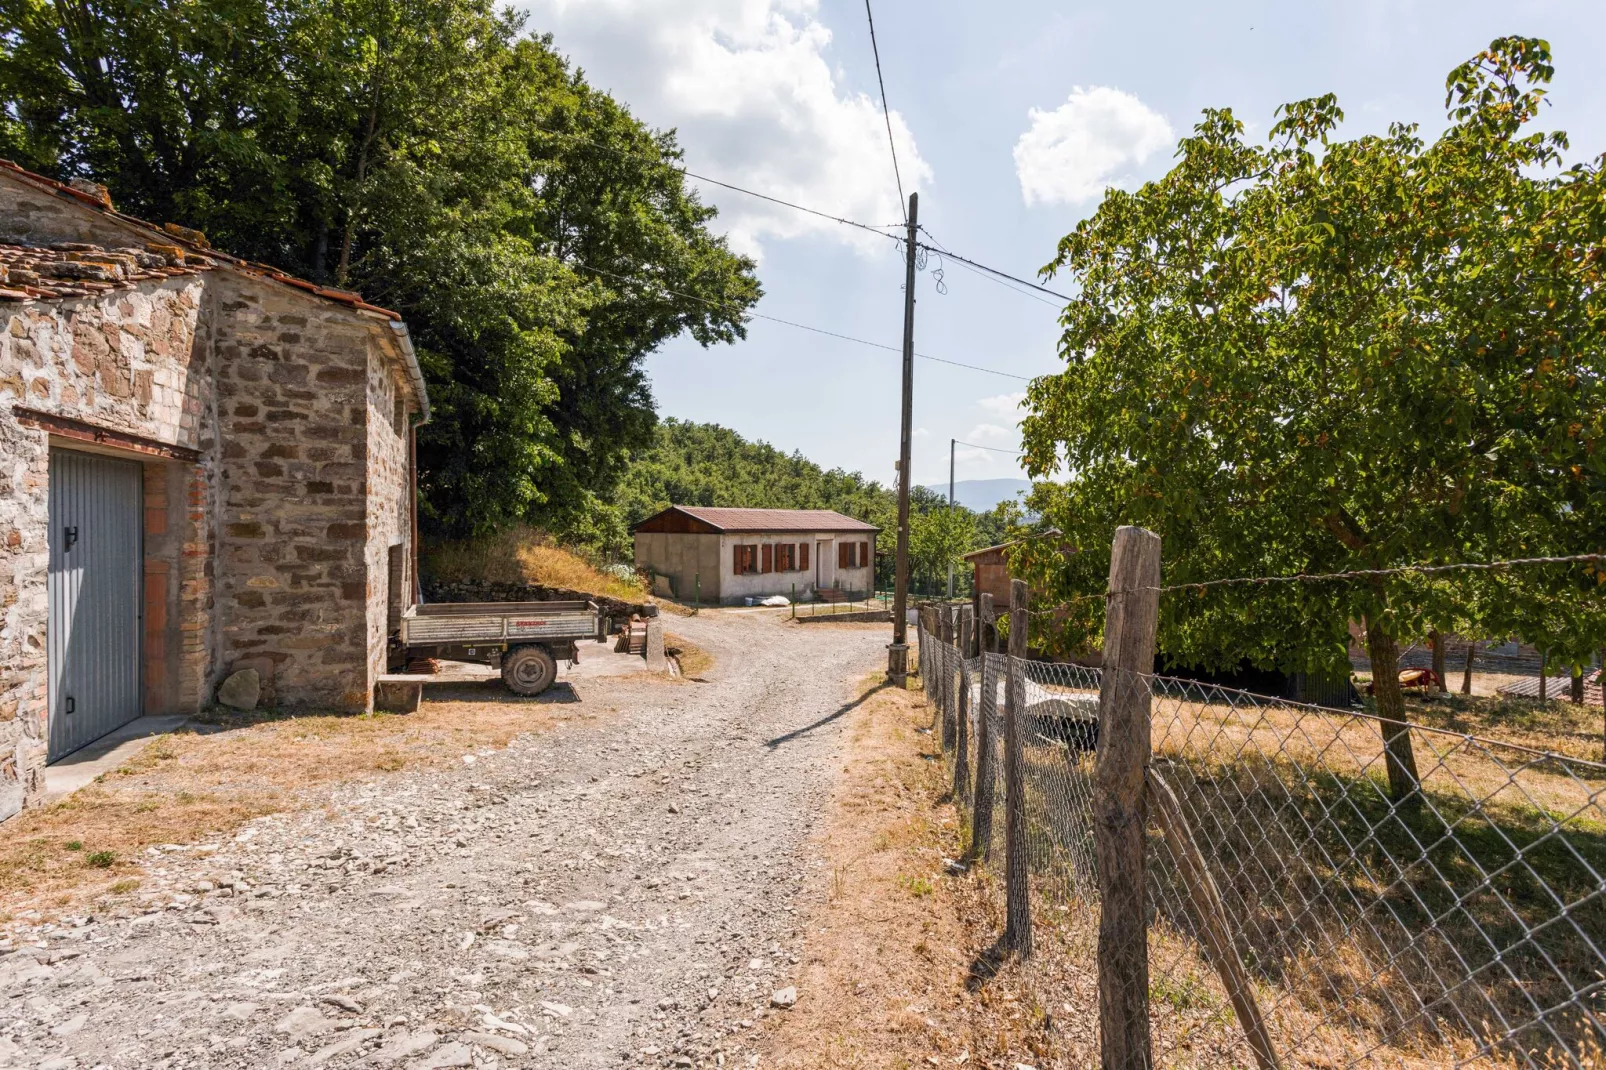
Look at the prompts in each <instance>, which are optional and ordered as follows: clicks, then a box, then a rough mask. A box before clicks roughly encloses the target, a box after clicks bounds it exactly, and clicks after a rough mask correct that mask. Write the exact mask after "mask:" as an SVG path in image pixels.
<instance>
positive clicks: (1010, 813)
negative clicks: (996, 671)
mask: <svg viewBox="0 0 1606 1070" xmlns="http://www.w3.org/2000/svg"><path fill="white" fill-rule="evenodd" d="M1026 602H1027V596H1026V581H1025V580H1014V581H1012V582H1011V583H1010V585H1009V672H1008V674H1007V675H1006V676H1005V677H1004V882H1005V887H1004V946H1005V947H1007V948H1010V949H1011V950H1013V951H1014V952H1015V953H1016V954H1018V955H1020V957H1021V958H1023V959H1025V958H1030V957H1031V954H1032V906H1031V883H1030V882H1031V870H1030V868H1029V867H1028V865H1027V858H1026V770H1025V765H1024V763H1023V762H1022V761H1021V741H1020V721H1021V717H1022V716H1023V714H1024V707H1025V704H1026V636H1027V633H1028V632H1029V631H1030V630H1031V626H1030V624H1029V623H1028V622H1027V605H1026Z"/></svg>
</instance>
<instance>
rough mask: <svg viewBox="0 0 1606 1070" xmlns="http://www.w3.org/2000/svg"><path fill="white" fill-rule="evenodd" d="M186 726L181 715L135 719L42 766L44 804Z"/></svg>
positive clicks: (75, 788) (114, 767) (67, 793)
mask: <svg viewBox="0 0 1606 1070" xmlns="http://www.w3.org/2000/svg"><path fill="white" fill-rule="evenodd" d="M188 722H189V718H188V717H187V716H185V715H184V714H173V715H170V716H167V717H136V718H134V719H133V720H132V721H129V722H128V723H127V724H125V725H123V726H122V727H121V728H116V729H113V730H112V731H111V732H108V733H107V734H106V735H104V736H101V737H100V738H99V739H97V740H95V742H93V743H90V744H89V745H87V746H84V747H80V748H79V749H77V750H75V751H73V752H72V753H71V754H69V755H67V757H65V758H62V759H60V760H59V761H55V762H52V763H51V764H50V765H47V766H45V796H44V801H45V802H47V803H53V802H55V801H56V800H58V799H61V798H64V797H66V796H68V795H71V794H72V793H73V792H75V791H77V790H78V789H79V788H81V787H83V786H84V785H85V784H88V783H91V782H92V781H93V780H94V779H95V778H96V777H98V776H100V774H102V773H105V772H108V771H110V770H112V769H116V768H117V767H118V766H120V765H122V764H123V763H124V762H126V761H128V760H129V759H130V758H132V757H133V756H134V755H136V754H138V753H139V752H140V751H142V750H144V749H145V746H146V744H148V743H150V741H151V740H153V739H155V738H156V737H157V736H165V735H167V734H168V733H170V732H176V731H177V730H178V729H179V728H181V727H183V726H184V725H185V724H187V723H188Z"/></svg>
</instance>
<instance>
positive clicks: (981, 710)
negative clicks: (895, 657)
mask: <svg viewBox="0 0 1606 1070" xmlns="http://www.w3.org/2000/svg"><path fill="white" fill-rule="evenodd" d="M981 611H982V614H983V616H985V617H986V619H988V620H992V619H993V596H992V595H990V594H984V595H982V596H981ZM988 653H990V651H986V652H983V653H982V656H981V701H980V702H978V703H977V705H976V803H975V808H974V809H973V810H972V811H971V821H970V859H971V861H975V860H976V859H978V858H986V857H987V856H988V854H989V853H991V851H992V846H993V792H994V790H995V784H996V780H997V775H998V774H997V773H996V771H995V769H994V766H993V746H994V744H993V709H994V707H995V706H996V704H997V701H998V679H997V677H996V676H994V669H993V659H992V658H990V657H988V656H987V655H988Z"/></svg>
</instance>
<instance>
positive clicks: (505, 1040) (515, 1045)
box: [458, 1033, 530, 1055]
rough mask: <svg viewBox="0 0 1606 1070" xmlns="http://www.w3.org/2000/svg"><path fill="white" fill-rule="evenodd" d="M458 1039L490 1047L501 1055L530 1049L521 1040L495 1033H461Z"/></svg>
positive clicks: (519, 1053) (525, 1051) (519, 1052)
mask: <svg viewBox="0 0 1606 1070" xmlns="http://www.w3.org/2000/svg"><path fill="white" fill-rule="evenodd" d="M458 1039H459V1040H461V1041H463V1042H464V1043H467V1044H478V1045H479V1046H480V1047H482V1048H490V1049H491V1050H492V1051H495V1052H500V1053H502V1054H503V1055H524V1054H526V1053H528V1052H529V1050H530V1047H529V1045H527V1044H525V1043H524V1042H523V1041H519V1040H514V1039H513V1038H512V1037H499V1036H497V1035H496V1034H495V1033H462V1034H460V1035H459V1036H458Z"/></svg>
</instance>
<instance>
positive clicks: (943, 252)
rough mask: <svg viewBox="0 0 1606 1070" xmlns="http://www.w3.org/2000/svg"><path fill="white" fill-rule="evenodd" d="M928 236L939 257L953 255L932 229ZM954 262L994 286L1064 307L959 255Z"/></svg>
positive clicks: (928, 231) (1049, 304) (1029, 298)
mask: <svg viewBox="0 0 1606 1070" xmlns="http://www.w3.org/2000/svg"><path fill="white" fill-rule="evenodd" d="M922 229H924V228H922ZM926 237H928V238H930V239H931V240H932V242H933V243H934V244H935V245H936V246H937V253H936V256H937V259H939V260H941V259H943V258H944V257H945V256H953V254H952V253H950V252H949V251H948V247H947V246H945V245H943V243H942V242H940V241H937V236H936V235H935V234H933V233H931V231H930V230H926ZM954 263H956V264H959V266H960V267H962V268H964V269H965V270H966V271H968V272H970V273H971V274H972V275H975V276H976V277H977V278H981V279H986V280H987V281H988V282H990V283H992V284H993V285H994V286H1002V287H1003V288H1004V289H1006V290H1008V291H1009V292H1010V293H1016V294H1020V295H1021V296H1022V297H1024V298H1026V299H1027V300H1028V301H1036V302H1037V303H1038V304H1040V305H1047V306H1048V307H1049V308H1053V309H1058V308H1061V307H1062V306H1061V305H1060V304H1059V303H1058V302H1056V301H1048V300H1044V299H1043V298H1041V297H1038V296H1037V295H1036V294H1034V293H1027V292H1026V291H1025V290H1022V289H1021V288H1020V287H1018V286H1011V285H1010V284H1009V283H1007V282H1005V281H1004V280H1003V279H1000V278H996V277H995V276H994V275H992V274H991V273H989V272H986V271H979V270H977V269H976V268H973V267H971V266H970V265H969V264H965V263H960V260H959V258H958V257H954Z"/></svg>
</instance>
